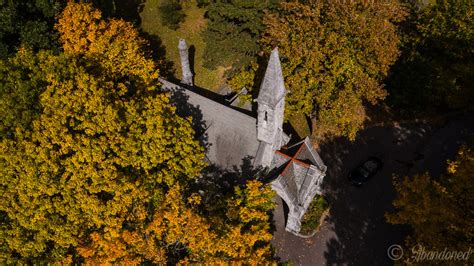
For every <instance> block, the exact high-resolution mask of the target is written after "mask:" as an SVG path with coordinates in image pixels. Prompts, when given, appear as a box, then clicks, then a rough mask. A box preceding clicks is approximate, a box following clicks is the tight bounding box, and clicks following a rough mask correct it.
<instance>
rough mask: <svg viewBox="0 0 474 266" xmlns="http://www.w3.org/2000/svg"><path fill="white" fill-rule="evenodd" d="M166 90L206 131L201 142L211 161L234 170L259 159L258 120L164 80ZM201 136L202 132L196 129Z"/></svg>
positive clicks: (182, 112)
mask: <svg viewBox="0 0 474 266" xmlns="http://www.w3.org/2000/svg"><path fill="white" fill-rule="evenodd" d="M160 81H161V83H162V88H163V89H165V90H169V91H172V92H173V94H174V97H175V98H177V99H178V98H180V99H181V101H180V100H175V103H176V105H177V109H178V110H180V109H181V110H182V111H181V114H182V115H185V116H192V117H193V120H195V121H193V122H194V123H195V124H197V125H198V126H201V127H202V132H200V133H201V134H202V136H201V138H202V140H203V142H204V144H205V145H206V146H207V153H206V155H207V159H208V160H209V161H210V162H211V163H214V164H216V165H217V166H219V167H222V168H224V169H232V168H233V167H234V166H236V167H239V166H241V165H242V164H243V160H244V159H251V161H252V162H253V159H254V158H255V157H256V155H257V149H258V147H259V141H258V140H257V121H256V118H254V117H252V116H249V115H247V114H244V113H242V112H239V111H237V110H235V109H232V108H230V107H229V106H225V105H223V104H221V103H219V102H216V101H214V100H211V99H208V98H206V97H204V96H201V95H199V94H197V93H195V92H192V91H190V90H188V89H186V88H183V87H180V86H179V85H176V84H173V83H171V82H169V81H166V80H160ZM195 130H196V131H197V132H199V131H200V129H199V128H195Z"/></svg>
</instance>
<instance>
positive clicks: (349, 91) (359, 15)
mask: <svg viewBox="0 0 474 266" xmlns="http://www.w3.org/2000/svg"><path fill="white" fill-rule="evenodd" d="M403 16H404V10H403V8H402V7H401V5H400V4H399V3H398V2H396V1H395V2H394V1H391V2H362V1H349V2H344V1H336V2H334V1H313V0H311V1H304V2H303V1H301V2H300V1H290V2H283V3H281V5H280V8H279V9H278V10H277V12H274V13H269V14H267V15H266V16H265V18H264V24H265V26H266V29H265V31H264V35H263V38H262V40H261V43H262V44H263V45H264V46H265V47H266V51H269V50H270V48H272V47H275V46H278V49H279V51H280V56H281V60H282V67H283V74H284V76H285V84H286V86H287V89H288V90H289V91H290V93H289V94H288V97H287V103H288V104H287V108H286V115H287V117H288V115H289V114H298V113H300V114H305V115H308V116H311V117H314V118H316V130H317V132H318V133H319V134H331V135H333V136H341V135H342V136H347V137H349V138H350V139H354V137H355V134H356V132H357V131H358V130H359V129H360V128H361V127H362V125H363V122H364V120H365V118H366V115H365V104H366V103H370V104H376V103H378V102H380V101H381V100H383V99H384V98H385V96H386V95H387V92H386V91H385V90H384V89H383V84H382V80H383V78H384V77H385V76H386V75H387V73H388V70H389V67H390V66H391V65H392V64H393V63H394V62H395V60H396V58H397V56H398V53H399V52H398V43H399V39H398V36H397V34H396V26H395V25H394V22H396V21H399V20H400V19H402V18H403Z"/></svg>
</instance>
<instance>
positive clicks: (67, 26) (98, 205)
mask: <svg viewBox="0 0 474 266" xmlns="http://www.w3.org/2000/svg"><path fill="white" fill-rule="evenodd" d="M56 28H57V29H58V32H59V34H60V38H59V40H60V42H61V43H62V45H63V52H61V53H58V54H55V53H53V52H51V51H40V52H37V53H36V52H34V51H32V50H30V49H20V50H19V52H18V53H17V54H16V56H15V57H12V58H9V59H8V60H2V61H0V81H1V82H0V84H1V85H0V89H1V90H0V93H1V94H0V96H1V97H0V99H2V101H0V104H1V105H0V108H2V109H1V112H0V115H1V121H2V124H1V125H2V128H1V129H2V135H1V139H0V178H1V185H0V194H1V195H2V201H1V202H0V247H1V248H0V263H2V264H9V263H10V264H14V263H18V264H27V263H30V264H41V263H51V264H53V263H59V264H66V263H67V264H71V263H72V264H77V263H84V264H93V265H96V264H123V265H137V264H141V263H155V264H166V263H178V262H180V263H186V262H190V263H191V262H192V263H220V264H223V263H228V262H237V263H252V264H256V263H263V262H265V261H271V260H272V252H271V247H270V243H269V240H270V239H271V234H270V233H269V227H270V221H269V219H270V217H269V211H271V209H272V207H273V204H272V202H271V199H272V197H273V192H272V191H271V189H270V187H269V186H263V184H262V183H260V182H258V181H248V182H247V183H246V184H245V185H244V186H242V187H236V188H235V190H232V191H226V192H225V193H223V194H222V197H221V199H220V200H219V201H218V202H216V204H215V205H218V206H219V207H218V208H215V209H213V210H209V209H207V208H206V206H205V205H204V204H203V203H202V196H201V195H200V191H199V190H196V189H195V186H194V184H196V182H195V181H196V179H195V177H196V176H198V175H199V174H200V172H201V170H202V168H203V167H204V154H203V148H202V147H201V146H200V145H199V142H198V141H196V140H194V139H193V136H194V131H193V129H192V126H191V122H192V121H190V119H186V118H182V117H179V116H178V115H177V114H176V108H175V106H173V105H172V103H170V98H169V95H168V94H166V93H163V92H162V91H161V90H160V87H159V86H160V84H159V82H158V71H157V69H156V66H155V64H154V63H153V61H151V60H150V59H148V57H147V56H146V55H145V52H144V49H143V48H144V47H143V46H144V45H145V42H144V41H143V40H142V39H141V38H140V37H139V36H138V33H137V31H136V30H135V29H134V28H133V27H132V25H131V24H129V23H127V22H124V21H122V20H116V19H108V20H104V19H102V17H101V13H100V12H99V11H97V10H96V9H94V8H93V7H92V5H90V4H83V3H73V2H70V3H69V4H68V5H67V6H66V8H65V9H64V11H63V13H62V14H61V15H60V16H59V21H58V24H57V27H56ZM15 118H17V121H15Z"/></svg>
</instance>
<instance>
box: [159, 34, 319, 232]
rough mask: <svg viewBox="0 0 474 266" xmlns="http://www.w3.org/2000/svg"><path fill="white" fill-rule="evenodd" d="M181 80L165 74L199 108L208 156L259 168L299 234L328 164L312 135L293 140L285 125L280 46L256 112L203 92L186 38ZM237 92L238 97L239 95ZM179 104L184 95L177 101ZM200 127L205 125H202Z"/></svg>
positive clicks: (226, 164)
mask: <svg viewBox="0 0 474 266" xmlns="http://www.w3.org/2000/svg"><path fill="white" fill-rule="evenodd" d="M178 49H179V52H180V56H181V69H182V79H181V82H177V83H180V84H174V83H171V82H169V81H166V80H161V82H162V87H163V89H164V90H167V91H171V92H172V94H174V95H175V96H176V98H179V97H178V95H181V97H180V98H181V99H182V100H184V101H185V104H187V105H190V106H192V109H193V110H194V111H192V112H188V115H191V116H193V121H194V122H195V121H201V123H202V125H201V130H200V131H202V132H199V133H200V134H201V135H202V136H203V138H205V140H206V145H205V147H206V159H207V160H208V162H209V164H211V165H215V166H218V167H220V168H222V169H235V168H236V167H238V166H240V165H242V164H243V163H244V161H247V162H250V163H251V164H252V166H253V167H255V168H259V169H261V170H260V175H261V176H265V177H266V178H265V179H266V180H269V183H270V184H271V187H272V189H273V190H275V191H276V193H277V194H278V195H279V196H280V197H281V198H282V199H283V201H284V202H285V203H286V205H287V206H288V215H287V221H286V230H287V231H288V232H292V233H294V234H298V233H299V231H300V227H301V219H302V217H303V215H304V213H305V212H306V209H307V208H308V206H309V204H310V203H311V201H312V199H313V197H314V196H315V195H316V194H321V193H322V191H321V184H322V181H323V178H324V176H325V174H326V166H325V165H324V163H323V161H322V160H321V158H320V157H319V154H318V153H317V152H316V151H315V150H314V149H313V147H312V145H311V142H310V141H309V138H308V137H306V138H305V139H303V140H301V141H296V142H295V143H291V141H290V140H291V138H290V136H288V135H287V134H286V133H285V132H284V131H283V122H284V110H285V95H286V93H287V91H286V89H285V84H284V80H283V75H282V70H281V65H280V59H279V55H278V50H277V48H275V49H274V50H273V51H272V52H271V55H270V59H269V62H268V65H267V69H266V72H265V76H264V79H263V82H262V84H261V86H260V90H259V94H258V98H257V99H256V100H254V101H255V102H256V105H257V108H256V109H257V110H256V114H255V112H252V111H250V110H244V109H242V108H238V107H236V106H234V105H232V103H229V102H228V101H225V100H224V101H223V100H222V99H218V98H216V97H209V96H207V95H205V94H206V93H202V92H201V93H199V92H198V91H197V90H196V89H195V86H194V85H193V73H192V71H191V66H190V63H189V54H188V47H187V44H186V42H185V40H183V39H181V40H180V41H179V46H178ZM234 98H235V97H234ZM176 105H177V108H178V109H179V105H180V103H179V101H178V102H177V103H176ZM198 131H199V130H198Z"/></svg>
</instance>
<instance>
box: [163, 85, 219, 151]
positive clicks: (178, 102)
mask: <svg viewBox="0 0 474 266" xmlns="http://www.w3.org/2000/svg"><path fill="white" fill-rule="evenodd" d="M188 100H189V96H188V95H186V93H185V89H184V88H181V87H176V88H174V89H173V91H172V93H171V101H172V102H173V103H174V105H175V106H176V114H177V115H179V116H181V117H185V118H188V117H191V118H192V120H191V126H192V127H193V129H194V139H196V140H198V141H199V143H200V144H201V145H202V146H203V147H204V149H205V150H206V151H207V149H209V146H210V143H209V142H208V135H207V133H206V129H207V128H206V123H205V121H204V119H203V115H202V111H201V109H199V107H196V106H194V105H192V104H190V103H189V101H188Z"/></svg>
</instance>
